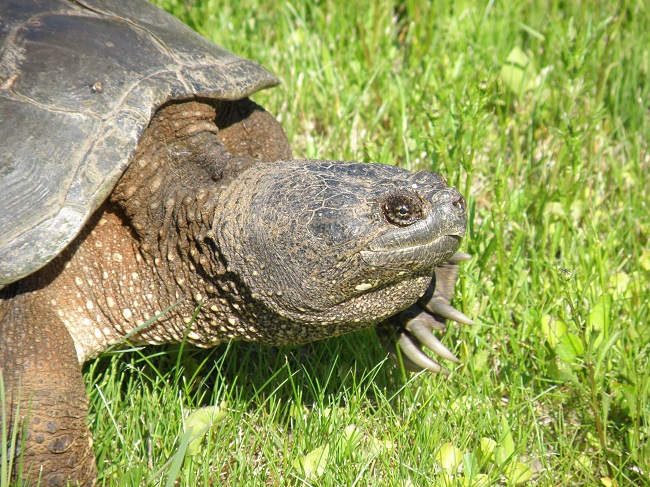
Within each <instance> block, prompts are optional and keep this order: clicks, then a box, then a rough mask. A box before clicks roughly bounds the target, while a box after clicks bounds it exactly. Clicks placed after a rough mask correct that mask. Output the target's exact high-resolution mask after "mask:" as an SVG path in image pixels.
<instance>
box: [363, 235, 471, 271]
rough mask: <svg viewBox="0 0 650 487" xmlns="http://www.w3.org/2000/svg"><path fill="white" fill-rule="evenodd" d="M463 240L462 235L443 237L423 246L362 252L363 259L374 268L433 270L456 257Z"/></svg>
mask: <svg viewBox="0 0 650 487" xmlns="http://www.w3.org/2000/svg"><path fill="white" fill-rule="evenodd" d="M461 239H462V236H461V235H456V234H452V235H442V236H439V237H437V238H434V239H433V240H432V241H430V242H426V243H422V244H415V245H409V246H402V247H395V248H374V249H373V248H371V249H370V250H362V251H361V257H362V259H363V260H364V262H365V263H366V264H368V265H370V266H373V267H392V268H401V267H410V266H412V265H414V264H417V266H418V267H422V268H433V267H435V266H437V265H438V264H441V263H442V262H445V261H446V260H449V258H451V256H452V255H454V253H455V252H456V250H458V248H459V247H460V242H461Z"/></svg>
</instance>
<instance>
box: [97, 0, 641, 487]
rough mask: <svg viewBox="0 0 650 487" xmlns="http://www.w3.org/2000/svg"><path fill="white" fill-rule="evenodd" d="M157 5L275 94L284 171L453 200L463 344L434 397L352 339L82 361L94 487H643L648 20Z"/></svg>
mask: <svg viewBox="0 0 650 487" xmlns="http://www.w3.org/2000/svg"><path fill="white" fill-rule="evenodd" d="M158 3H159V4H160V5H162V6H163V7H164V8H166V9H167V10H168V11H170V12H172V13H174V14H175V15H177V16H178V17H180V18H181V19H182V20H184V21H185V22H186V23H188V24H189V25H191V26H192V27H193V28H194V29H196V30H197V31H199V32H200V33H201V34H203V35H205V36H206V37H208V38H210V39H212V40H214V41H215V42H217V43H218V44H221V45H223V46H225V47H226V48H228V49H230V50H231V51H233V52H235V53H237V54H240V55H242V56H245V57H248V58H251V59H255V60H257V61H259V62H261V63H262V64H263V65H265V66H267V67H268V68H270V69H271V70H272V71H274V72H275V73H276V74H277V75H278V76H279V77H280V78H281V79H282V82H283V84H282V85H281V86H280V87H277V88H275V89H273V90H269V91H266V92H263V93H260V94H258V95H256V96H255V100H256V101H257V102H258V103H260V104H262V105H264V106H265V107H266V108H267V109H268V110H269V111H270V112H272V113H274V114H276V115H277V117H278V118H279V120H280V121H281V122H282V124H283V126H284V127H285V129H286V131H287V133H288V135H289V138H290V140H291V142H292V144H293V148H294V155H295V156H296V157H315V158H329V159H344V160H363V161H375V162H383V163H388V164H397V165H401V166H403V167H407V168H411V169H431V170H436V171H440V172H442V173H443V174H444V175H445V176H446V177H447V178H448V180H449V182H450V183H451V184H453V185H455V186H456V187H458V189H459V190H460V191H461V192H462V193H463V194H464V195H465V197H466V198H467V201H468V206H469V209H470V223H469V228H468V235H467V238H466V239H465V241H464V244H463V250H464V251H466V252H469V253H471V254H473V255H474V259H473V260H472V261H471V262H469V263H467V264H465V265H464V266H463V269H464V270H463V273H462V276H461V282H460V284H459V292H458V293H457V299H456V305H457V306H458V307H459V308H460V309H462V310H463V311H464V312H465V313H466V314H467V315H469V316H471V317H472V318H474V319H475V320H476V321H477V322H478V325H477V326H474V327H466V326H452V327H451V328H450V330H449V331H448V332H447V334H446V336H445V337H444V342H445V344H446V345H447V346H448V347H450V348H451V349H452V350H455V352H456V353H457V354H458V355H459V356H460V357H461V358H462V362H463V363H462V365H461V366H459V367H458V368H457V369H456V373H455V374H454V375H453V376H452V377H451V379H450V380H443V379H441V378H439V377H434V376H430V375H424V376H411V375H403V374H402V373H401V372H400V371H399V370H398V369H396V368H394V367H392V365H391V364H390V363H387V362H383V359H384V355H383V353H382V351H381V349H380V347H379V345H378V344H376V341H375V339H374V337H373V334H372V332H371V331H362V332H359V333H356V334H351V335H348V336H344V337H340V338H337V339H332V340H329V341H326V342H320V343H316V344H312V345H309V346H306V347H301V348H293V349H291V348H282V349H271V348H266V347H261V346H255V345H250V344H233V345H231V346H230V347H226V346H223V347H218V348H216V349H213V350H211V351H198V350H194V349H188V348H184V347H167V348H147V349H145V350H142V351H139V352H131V353H119V354H116V355H114V356H112V357H108V358H104V359H102V360H98V361H95V362H92V363H90V364H88V365H87V366H86V369H85V376H86V379H87V383H88V391H89V395H90V398H91V415H90V425H91V429H92V431H93V432H94V437H95V450H96V453H97V456H98V462H99V469H100V481H99V485H109V486H113V485H120V486H125V485H145V484H148V483H149V482H151V483H152V484H153V485H173V482H174V481H175V480H176V481H177V483H178V484H179V485H232V486H235V485H285V484H289V485H319V486H329V485H332V486H340V485H363V486H365V485H390V486H393V485H394V486H410V485H413V486H417V485H462V486H469V485H476V486H483V485H485V486H487V485H496V484H499V485H515V484H516V483H517V477H518V476H519V475H521V477H519V482H520V483H521V484H522V485H540V486H554V485H594V486H598V485H605V486H607V485H619V486H623V485H630V486H631V485H650V477H649V472H650V438H649V437H650V426H649V425H650V397H649V396H650V395H649V393H648V392H649V391H648V388H649V387H650V362H649V360H648V355H649V354H650V346H649V345H648V343H649V339H650V326H649V325H650V306H649V303H650V284H649V281H650V279H649V278H650V246H649V245H648V239H649V238H650V217H649V210H650V208H649V207H648V206H649V202H650V198H649V196H648V184H649V183H648V178H647V175H648V174H649V173H650V152H648V140H650V130H649V129H650V113H649V112H650V7H648V6H647V4H646V3H645V2H643V1H641V0H639V1H632V0H630V1H621V2H620V3H613V2H605V1H595V0H587V1H584V2H562V1H560V0H548V1H539V0H529V1H523V0H522V1H514V2H503V1H495V2H483V3H482V4H481V5H479V4H478V3H477V2H471V1H466V0H461V1H456V2H434V3H431V4H429V3H425V2H419V1H415V0H406V1H399V0H398V1H391V2H386V1H384V0H375V1H364V2H350V1H339V0H320V1H318V2H311V1H295V2H290V3H286V2H262V1H259V0H242V1H240V2H220V1H209V0H208V1H203V2H200V1H198V0H197V1H193V2H185V3H183V2H180V1H164V0H160V1H159V2H158ZM222 402H225V404H224V405H222V406H221V407H220V408H217V409H219V411H220V412H221V413H223V412H225V413H226V414H225V415H223V414H221V415H220V417H219V419H218V420H215V422H214V424H213V425H212V426H211V427H210V425H209V423H206V422H205V421H199V422H198V425H195V426H194V427H193V428H192V429H191V433H187V432H186V431H188V430H189V428H186V423H187V421H190V420H189V419H188V416H189V414H190V413H191V412H192V411H194V410H196V409H198V408H201V407H209V406H215V405H220V404H221V403H222ZM206 411H207V412H210V410H206ZM213 412H214V411H213ZM191 421H192V422H193V421H194V418H193V419H192V420H191ZM351 425H354V426H351ZM197 435H198V436H197ZM195 436H196V437H197V440H196V441H195V442H194V443H188V442H189V441H190V440H191V439H192V438H194V437H195ZM199 441H200V443H199ZM188 444H189V446H188ZM186 447H187V449H186Z"/></svg>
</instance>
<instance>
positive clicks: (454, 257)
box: [449, 252, 472, 264]
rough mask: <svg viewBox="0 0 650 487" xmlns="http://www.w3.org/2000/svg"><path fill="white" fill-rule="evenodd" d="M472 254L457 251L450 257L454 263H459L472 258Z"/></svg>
mask: <svg viewBox="0 0 650 487" xmlns="http://www.w3.org/2000/svg"><path fill="white" fill-rule="evenodd" d="M471 258H472V256H471V255H470V254H464V253H463V252H456V253H455V254H454V255H452V256H451V257H450V259H449V262H451V263H452V264H457V263H459V262H467V261H468V260H470V259H471Z"/></svg>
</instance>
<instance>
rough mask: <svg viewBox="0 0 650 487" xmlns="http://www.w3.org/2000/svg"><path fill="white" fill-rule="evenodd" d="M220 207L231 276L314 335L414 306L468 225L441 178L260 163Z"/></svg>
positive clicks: (218, 220) (219, 229) (218, 224)
mask: <svg viewBox="0 0 650 487" xmlns="http://www.w3.org/2000/svg"><path fill="white" fill-rule="evenodd" d="M220 198H221V199H222V201H221V202H220V204H219V205H218V206H219V207H221V209H222V210H221V211H220V212H218V214H217V216H216V217H215V224H214V228H213V230H214V231H215V233H217V234H218V235H219V239H218V240H219V245H220V251H221V253H222V255H223V258H224V260H225V261H226V265H227V267H228V270H229V271H230V272H235V273H236V274H237V275H238V278H239V280H240V282H242V283H244V285H245V286H247V288H248V292H250V295H251V296H252V297H253V299H255V300H256V301H259V302H261V303H263V305H264V306H265V307H267V308H268V309H270V310H272V311H273V312H274V313H277V314H278V315H280V316H282V317H283V318H286V319H289V320H291V321H294V322H300V323H305V324H314V325H336V324H343V323H352V324H355V325H357V324H358V327H362V326H368V325H371V324H374V323H377V322H379V321H381V320H382V319H384V318H386V317H388V316H392V315H394V314H395V313H396V312H398V311H400V310H402V309H404V308H405V307H407V306H409V305H411V304H413V303H414V302H415V301H416V300H417V299H418V298H420V297H421V296H422V294H423V293H424V291H425V290H426V288H427V285H428V284H429V282H430V281H431V276H432V274H433V270H434V268H435V267H436V266H438V265H439V264H441V263H443V262H445V261H447V260H448V259H449V258H450V257H451V256H452V255H453V254H454V253H455V252H456V250H457V249H458V247H459V245H460V241H461V239H462V237H463V236H464V234H465V227H466V222H467V216H466V208H465V201H464V199H463V197H462V196H461V194H460V193H459V192H458V191H457V190H456V189H454V188H450V187H448V186H447V183H446V181H445V179H444V178H443V177H442V176H441V175H439V174H436V173H430V172H426V171H421V172H416V173H412V172H409V171H406V170H404V169H400V168H397V167H393V166H387V165H381V164H365V163H343V162H327V161H311V160H307V161H289V162H274V163H259V164H255V165H254V166H252V167H251V168H249V169H247V170H246V171H245V172H243V173H242V174H241V175H240V176H239V177H238V178H236V179H235V180H234V181H232V182H231V183H230V185H229V187H228V188H227V189H226V190H225V191H224V193H223V194H222V195H221V197H220Z"/></svg>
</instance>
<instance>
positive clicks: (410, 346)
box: [397, 334, 450, 375]
mask: <svg viewBox="0 0 650 487" xmlns="http://www.w3.org/2000/svg"><path fill="white" fill-rule="evenodd" d="M397 344H398V345H399V348H400V349H401V351H402V354H403V356H404V357H406V358H408V359H409V360H410V361H411V362H413V363H414V364H415V365H417V366H418V367H420V368H421V369H423V370H428V371H430V372H433V373H435V374H438V373H441V374H444V375H449V374H450V372H449V371H448V370H447V369H444V368H442V367H441V366H440V364H437V363H436V362H434V361H433V360H431V359H430V358H429V357H428V356H427V355H426V354H425V353H424V352H422V350H420V349H419V348H418V346H417V345H416V344H415V343H413V340H411V338H410V337H409V336H408V335H407V334H402V335H401V336H400V337H399V338H398V339H397Z"/></svg>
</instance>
